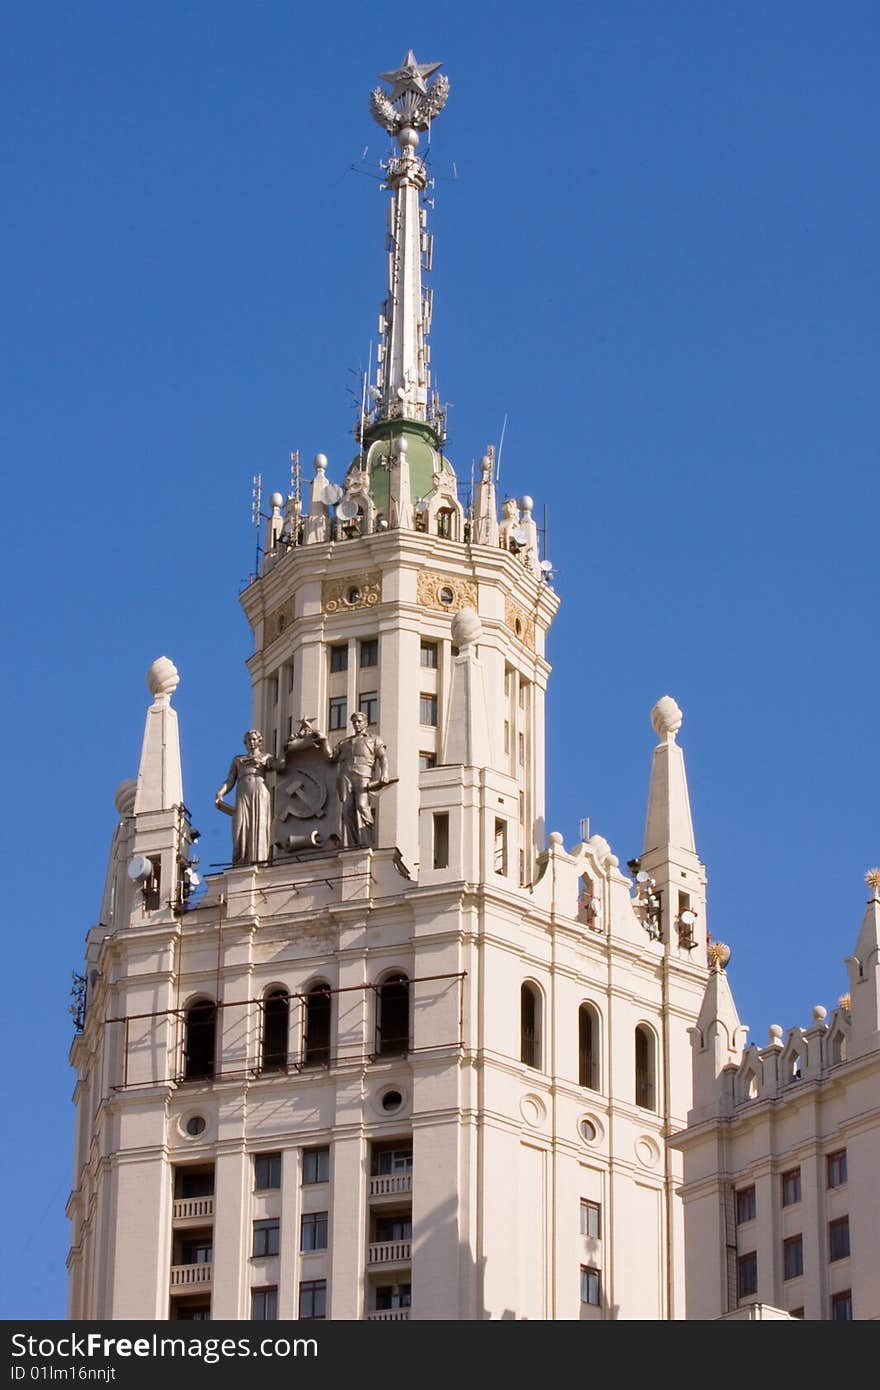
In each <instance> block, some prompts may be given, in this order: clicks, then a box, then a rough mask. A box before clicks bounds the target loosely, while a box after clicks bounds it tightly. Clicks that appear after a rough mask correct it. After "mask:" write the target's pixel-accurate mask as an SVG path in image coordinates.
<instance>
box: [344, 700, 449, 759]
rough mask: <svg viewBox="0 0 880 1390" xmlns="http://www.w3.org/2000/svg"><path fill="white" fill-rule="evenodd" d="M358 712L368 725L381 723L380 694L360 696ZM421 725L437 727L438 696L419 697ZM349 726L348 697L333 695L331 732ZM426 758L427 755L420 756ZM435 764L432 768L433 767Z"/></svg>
mask: <svg viewBox="0 0 880 1390" xmlns="http://www.w3.org/2000/svg"><path fill="white" fill-rule="evenodd" d="M357 707H358V710H359V712H360V713H361V714H363V715H365V716H366V719H367V723H368V724H378V723H379V692H378V691H377V690H366V691H364V693H363V694H362V695H359V696H358V703H357ZM419 723H420V724H422V725H424V726H425V727H426V728H429V729H436V727H437V696H436V695H425V694H421V695H419ZM347 724H348V696H347V695H331V696H330V701H329V704H328V707H327V725H328V728H329V729H330V732H331V733H333V732H335V731H336V730H338V729H344V728H346V726H347ZM420 756H422V757H424V756H425V755H424V754H422V755H420ZM433 765H434V764H433V763H432V764H431V766H432V767H433Z"/></svg>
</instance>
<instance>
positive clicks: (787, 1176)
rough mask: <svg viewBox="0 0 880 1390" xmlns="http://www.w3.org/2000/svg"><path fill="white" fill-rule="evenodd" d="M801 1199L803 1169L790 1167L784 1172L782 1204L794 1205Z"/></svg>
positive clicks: (786, 1205) (785, 1205)
mask: <svg viewBox="0 0 880 1390" xmlns="http://www.w3.org/2000/svg"><path fill="white" fill-rule="evenodd" d="M800 1200H801V1170H800V1168H789V1170H788V1172H787V1173H783V1174H782V1205H783V1206H784V1207H793V1206H794V1204H795V1202H799V1201H800Z"/></svg>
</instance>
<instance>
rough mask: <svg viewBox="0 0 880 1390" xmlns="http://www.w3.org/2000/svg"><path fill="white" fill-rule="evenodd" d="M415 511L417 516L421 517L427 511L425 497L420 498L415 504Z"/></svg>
mask: <svg viewBox="0 0 880 1390" xmlns="http://www.w3.org/2000/svg"><path fill="white" fill-rule="evenodd" d="M415 509H416V512H417V513H418V515H419V516H421V515H422V513H423V512H426V511H427V510H428V499H427V497H420V498H419V500H418V502H417V503H416V506H415Z"/></svg>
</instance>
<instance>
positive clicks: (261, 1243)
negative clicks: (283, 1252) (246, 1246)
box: [251, 1217, 281, 1255]
mask: <svg viewBox="0 0 880 1390" xmlns="http://www.w3.org/2000/svg"><path fill="white" fill-rule="evenodd" d="M280 1237H281V1223H280V1221H279V1220H278V1219H277V1217H276V1218H275V1220H273V1221H255V1222H254V1244H253V1250H252V1252H251V1253H252V1254H253V1255H277V1254H278V1246H279V1241H280Z"/></svg>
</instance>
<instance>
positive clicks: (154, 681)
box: [147, 656, 180, 703]
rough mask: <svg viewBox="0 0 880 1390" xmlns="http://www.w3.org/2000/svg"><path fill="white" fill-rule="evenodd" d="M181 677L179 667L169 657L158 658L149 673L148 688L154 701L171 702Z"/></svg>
mask: <svg viewBox="0 0 880 1390" xmlns="http://www.w3.org/2000/svg"><path fill="white" fill-rule="evenodd" d="M179 684H180V676H179V675H178V672H177V667H176V666H175V664H174V662H173V661H170V660H169V659H168V657H167V656H160V657H158V658H157V659H156V660H155V661H154V662H153V664H152V666H151V667H150V669H149V671H148V672H147V688H148V690H149V692H150V694H151V695H152V696H153V699H154V700H155V701H156V702H157V703H158V701H159V700H170V699H171V696H172V695H173V694H174V692H175V690H176V689H177V687H178V685H179Z"/></svg>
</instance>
